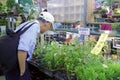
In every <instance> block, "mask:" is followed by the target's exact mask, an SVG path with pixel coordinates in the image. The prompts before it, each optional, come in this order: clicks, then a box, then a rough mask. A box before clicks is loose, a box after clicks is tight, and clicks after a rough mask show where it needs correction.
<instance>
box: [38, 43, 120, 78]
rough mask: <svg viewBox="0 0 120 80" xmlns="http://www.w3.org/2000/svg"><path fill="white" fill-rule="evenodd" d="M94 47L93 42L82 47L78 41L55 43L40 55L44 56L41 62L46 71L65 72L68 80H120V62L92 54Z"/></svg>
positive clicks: (49, 45) (48, 45)
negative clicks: (75, 79)
mask: <svg viewBox="0 0 120 80" xmlns="http://www.w3.org/2000/svg"><path fill="white" fill-rule="evenodd" d="M93 45H95V44H91V42H84V45H82V46H81V45H79V44H78V42H77V41H72V42H70V43H64V44H59V43H58V42H55V41H54V42H52V43H51V44H47V47H46V50H45V53H44V54H42V53H38V54H41V55H42V59H40V60H41V63H42V65H43V66H44V67H45V68H46V69H48V70H51V71H61V72H64V73H66V74H67V77H68V80H72V78H73V77H76V78H77V80H120V75H119V74H120V68H119V67H120V62H119V61H118V62H117V63H116V62H114V61H112V59H106V58H104V57H103V56H102V55H98V56H96V55H93V54H91V53H90V51H91V49H92V48H93ZM37 52H40V51H37ZM41 55H39V56H41Z"/></svg>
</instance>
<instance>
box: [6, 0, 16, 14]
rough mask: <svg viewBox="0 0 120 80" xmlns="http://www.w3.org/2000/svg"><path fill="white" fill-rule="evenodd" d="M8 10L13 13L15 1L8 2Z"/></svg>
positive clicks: (8, 0)
mask: <svg viewBox="0 0 120 80" xmlns="http://www.w3.org/2000/svg"><path fill="white" fill-rule="evenodd" d="M6 5H7V10H8V11H10V12H11V10H12V8H13V7H14V6H15V0H7V1H6Z"/></svg>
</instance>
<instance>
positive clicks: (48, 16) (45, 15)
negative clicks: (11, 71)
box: [40, 12, 54, 24]
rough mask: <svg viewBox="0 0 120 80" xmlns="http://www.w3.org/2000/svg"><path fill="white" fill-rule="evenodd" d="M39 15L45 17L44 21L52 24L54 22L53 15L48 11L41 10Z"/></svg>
mask: <svg viewBox="0 0 120 80" xmlns="http://www.w3.org/2000/svg"><path fill="white" fill-rule="evenodd" d="M40 17H41V18H43V19H45V20H46V21H48V22H50V23H52V24H53V23H54V17H53V15H52V14H51V13H49V12H41V14H40Z"/></svg>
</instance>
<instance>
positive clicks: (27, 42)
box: [15, 20, 40, 61]
mask: <svg viewBox="0 0 120 80" xmlns="http://www.w3.org/2000/svg"><path fill="white" fill-rule="evenodd" d="M28 22H30V21H28ZM28 22H25V23H23V24H21V25H19V26H18V27H17V29H16V30H15V32H16V31H18V30H19V29H20V28H21V27H23V26H24V25H25V24H27V23H28ZM33 22H36V23H35V24H33V25H32V26H31V27H30V28H29V29H28V30H27V31H26V32H24V33H23V34H22V35H21V36H20V40H19V45H18V50H23V51H26V52H27V53H28V58H27V60H28V61H29V60H31V58H32V53H33V51H34V48H35V44H36V38H37V36H38V34H39V33H40V23H39V22H38V21H37V20H35V21H31V22H30V23H28V24H27V25H26V26H25V28H26V27H27V26H29V25H30V24H32V23H33ZM23 29H24V28H23Z"/></svg>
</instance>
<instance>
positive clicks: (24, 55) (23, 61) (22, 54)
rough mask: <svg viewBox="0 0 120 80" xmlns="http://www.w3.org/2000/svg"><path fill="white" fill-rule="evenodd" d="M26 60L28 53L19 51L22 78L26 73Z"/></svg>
mask: <svg viewBox="0 0 120 80" xmlns="http://www.w3.org/2000/svg"><path fill="white" fill-rule="evenodd" d="M26 58H27V52H25V51H20V50H19V51H18V63H19V68H20V76H22V75H23V74H24V73H25V68H26Z"/></svg>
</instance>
